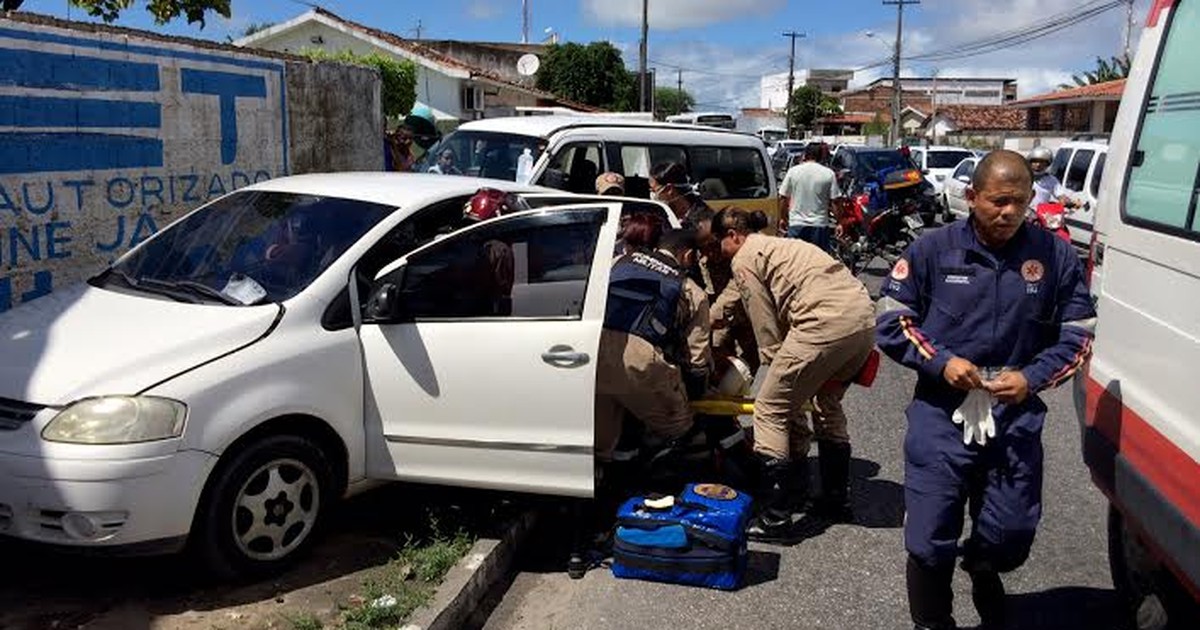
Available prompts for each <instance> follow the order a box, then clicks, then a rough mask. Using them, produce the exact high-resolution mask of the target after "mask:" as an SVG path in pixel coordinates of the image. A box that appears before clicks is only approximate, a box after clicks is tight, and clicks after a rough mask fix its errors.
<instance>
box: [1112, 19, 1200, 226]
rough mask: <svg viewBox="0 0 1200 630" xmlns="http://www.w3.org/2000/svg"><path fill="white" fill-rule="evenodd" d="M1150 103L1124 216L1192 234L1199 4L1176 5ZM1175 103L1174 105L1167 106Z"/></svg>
mask: <svg viewBox="0 0 1200 630" xmlns="http://www.w3.org/2000/svg"><path fill="white" fill-rule="evenodd" d="M1170 20H1171V21H1170V29H1169V30H1168V31H1167V35H1166V42H1165V44H1164V45H1163V49H1162V58H1161V59H1160V60H1159V66H1158V70H1157V72H1156V73H1155V76H1154V78H1153V84H1152V85H1151V87H1150V98H1149V99H1148V100H1147V102H1146V111H1145V113H1144V118H1143V119H1142V126H1141V129H1139V130H1138V136H1137V144H1136V146H1135V148H1134V153H1133V156H1132V159H1131V160H1130V162H1131V163H1132V165H1133V168H1132V170H1130V173H1129V185H1128V189H1127V190H1128V191H1127V193H1126V196H1125V208H1124V212H1125V214H1126V215H1127V216H1128V217H1131V218H1135V219H1141V220H1143V221H1149V222H1153V223H1156V224H1159V225H1162V226H1165V227H1169V228H1176V229H1185V230H1193V231H1195V230H1196V226H1195V216H1194V215H1195V207H1196V173H1197V169H1198V168H1200V109H1197V108H1195V107H1193V106H1191V105H1189V103H1191V100H1190V96H1191V95H1193V94H1195V93H1197V92H1200V73H1197V72H1196V70H1195V67H1196V66H1195V60H1196V56H1197V52H1198V51H1197V44H1198V43H1200V3H1196V2H1179V3H1176V5H1175V9H1174V10H1173V11H1172V15H1171V18H1170ZM1173 101H1174V102H1178V103H1179V104H1178V105H1174V104H1172V103H1173Z"/></svg>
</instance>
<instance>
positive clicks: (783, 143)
mask: <svg viewBox="0 0 1200 630" xmlns="http://www.w3.org/2000/svg"><path fill="white" fill-rule="evenodd" d="M807 144H808V141H807V140H780V141H779V142H776V143H775V144H774V145H771V146H768V147H767V153H769V154H770V155H771V158H772V159H774V158H775V156H777V155H779V152H780V151H781V150H783V149H789V150H793V151H794V150H796V149H797V148H801V149H802V148H804V147H805V145H807Z"/></svg>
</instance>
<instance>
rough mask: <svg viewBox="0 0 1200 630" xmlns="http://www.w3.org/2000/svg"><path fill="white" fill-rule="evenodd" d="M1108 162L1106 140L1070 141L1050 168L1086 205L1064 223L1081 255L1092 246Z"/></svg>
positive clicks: (1073, 195) (1059, 150)
mask: <svg viewBox="0 0 1200 630" xmlns="http://www.w3.org/2000/svg"><path fill="white" fill-rule="evenodd" d="M1107 159H1108V142H1107V141H1106V140H1093V141H1071V142H1064V143H1063V144H1061V145H1059V147H1058V150H1057V151H1055V153H1054V161H1053V162H1052V163H1051V164H1050V172H1051V173H1053V174H1054V176H1055V177H1057V178H1058V181H1060V182H1062V185H1063V187H1064V188H1066V189H1067V190H1069V191H1071V197H1072V198H1073V199H1074V200H1075V201H1078V202H1080V203H1082V204H1083V207H1082V208H1077V209H1075V210H1073V211H1071V212H1070V214H1068V215H1067V216H1066V219H1065V221H1066V223H1067V228H1068V229H1069V230H1070V232H1071V243H1072V244H1073V245H1075V247H1076V248H1077V249H1079V250H1080V251H1081V252H1086V251H1087V249H1088V247H1089V245H1090V244H1091V242H1092V224H1093V223H1094V222H1095V212H1096V205H1097V197H1098V196H1099V194H1100V180H1101V178H1102V177H1103V176H1104V162H1105V161H1106V160H1107Z"/></svg>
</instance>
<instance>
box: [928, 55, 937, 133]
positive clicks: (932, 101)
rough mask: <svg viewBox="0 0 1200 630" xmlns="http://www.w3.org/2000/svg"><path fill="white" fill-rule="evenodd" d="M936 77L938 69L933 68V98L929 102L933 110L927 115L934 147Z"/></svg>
mask: <svg viewBox="0 0 1200 630" xmlns="http://www.w3.org/2000/svg"><path fill="white" fill-rule="evenodd" d="M937 75H938V69H937V68H934V69H933V98H932V100H931V101H930V105H931V108H932V109H933V113H932V114H930V115H929V120H930V121H931V122H930V124H931V125H932V129H931V131H933V144H935V145H936V144H937V139H938V138H937V97H938V91H937Z"/></svg>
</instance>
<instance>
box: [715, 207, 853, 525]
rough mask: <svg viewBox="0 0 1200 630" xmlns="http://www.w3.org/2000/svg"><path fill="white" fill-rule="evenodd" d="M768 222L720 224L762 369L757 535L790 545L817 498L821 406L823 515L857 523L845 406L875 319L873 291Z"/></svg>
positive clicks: (732, 215)
mask: <svg viewBox="0 0 1200 630" xmlns="http://www.w3.org/2000/svg"><path fill="white" fill-rule="evenodd" d="M766 222H767V219H766V217H765V216H764V215H762V213H756V214H751V213H747V212H745V211H743V210H736V209H726V210H722V211H721V212H719V213H717V216H716V218H714V219H713V228H714V230H713V231H714V233H715V234H716V236H717V237H718V238H720V248H721V252H722V254H723V255H724V256H725V257H726V258H729V259H731V261H732V270H733V282H732V283H730V287H731V288H733V290H736V291H738V292H739V293H740V296H741V300H742V303H743V304H744V305H745V307H746V313H747V315H748V316H749V320H750V323H751V325H752V326H753V328H754V334H755V337H756V338H757V340H758V348H759V354H760V359H761V366H760V367H759V374H760V376H759V377H757V378H756V381H758V382H759V386H758V387H757V390H756V392H755V400H754V452H755V454H756V455H757V456H758V458H759V460H760V463H761V464H762V474H761V477H760V478H761V483H760V486H761V487H760V488H759V490H758V494H757V495H756V497H755V498H756V499H758V500H759V501H760V502H761V505H760V507H761V508H762V509H761V510H760V512H759V514H758V516H757V517H756V518H755V519H754V521H753V522H752V523H751V525H750V528H749V530H748V531H749V534H750V535H751V536H752V537H754V538H757V539H760V540H780V539H786V538H788V537H789V536H790V532H791V529H792V512H793V511H794V510H795V509H797V508H798V507H799V506H803V505H804V503H805V501H806V498H807V494H808V465H807V457H808V447H809V444H810V442H811V440H812V436H813V429H811V428H809V426H808V418H806V417H805V413H804V411H803V410H802V407H803V405H804V403H805V402H807V401H809V400H813V402H814V408H813V414H812V416H813V418H812V421H813V425H814V426H815V429H816V434H817V440H818V445H819V461H820V472H821V485H822V490H823V493H822V499H821V502H820V503H819V504H817V505H816V507H817V510H816V511H817V512H818V513H819V514H820V515H821V516H823V517H827V518H832V519H834V520H849V483H850V436H849V434H848V433H847V430H846V414H845V412H843V411H842V398H843V397H844V396H845V394H846V390H847V388H848V386H849V383H851V382H852V381H853V380H854V378H855V376H856V375H857V374H858V373H859V372H860V371H861V370H862V368H863V367H864V365H865V364H866V363H867V359H868V358H869V357H870V355H871V351H872V350H873V349H874V346H875V344H874V328H875V310H874V306H873V305H872V303H871V297H870V295H869V294H868V293H867V289H866V287H864V286H863V284H862V283H861V282H859V281H858V280H857V279H855V278H854V276H852V275H850V272H849V271H848V270H847V269H846V268H845V267H844V266H842V264H841V263H839V262H837V261H835V260H834V259H833V258H831V257H830V256H829V254H827V253H825V252H824V251H821V250H820V249H819V248H817V247H816V246H814V245H811V244H809V243H806V242H804V241H801V240H797V239H787V238H779V237H775V236H765V235H763V234H759V233H758V232H759V231H760V230H762V229H763V228H765V227H766Z"/></svg>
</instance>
